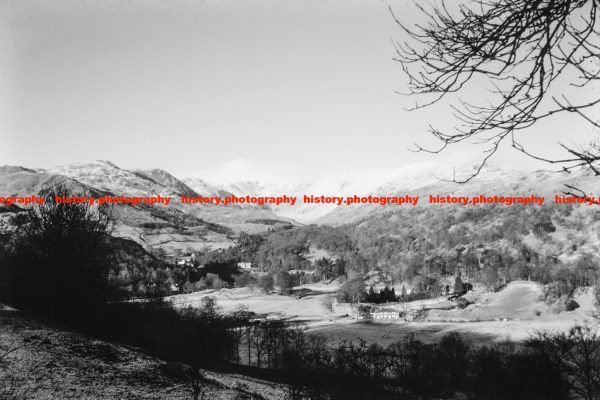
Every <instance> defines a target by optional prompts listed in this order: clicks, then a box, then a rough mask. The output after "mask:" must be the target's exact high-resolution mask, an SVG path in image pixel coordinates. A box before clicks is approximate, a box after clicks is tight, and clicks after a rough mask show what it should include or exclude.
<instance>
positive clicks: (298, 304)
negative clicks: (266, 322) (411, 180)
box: [169, 281, 597, 345]
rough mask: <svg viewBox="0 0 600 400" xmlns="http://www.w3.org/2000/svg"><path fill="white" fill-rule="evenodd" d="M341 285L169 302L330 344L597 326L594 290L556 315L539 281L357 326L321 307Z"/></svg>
mask: <svg viewBox="0 0 600 400" xmlns="http://www.w3.org/2000/svg"><path fill="white" fill-rule="evenodd" d="M338 288H339V283H332V284H326V283H320V284H313V285H304V286H301V287H297V288H295V293H296V294H300V293H301V294H302V296H299V295H296V296H294V295H292V296H282V295H278V294H270V295H266V294H263V293H260V292H259V291H258V290H254V291H252V290H251V289H249V288H238V289H221V290H218V291H216V290H205V291H202V292H196V293H191V294H185V295H177V296H172V297H170V298H169V299H170V301H172V302H173V303H174V304H175V305H177V306H179V307H186V306H188V305H191V306H193V307H196V306H199V305H200V303H201V299H202V297H204V296H214V297H215V298H216V299H217V303H218V305H219V306H220V307H221V311H222V312H225V313H229V312H232V311H235V310H236V309H237V308H238V307H240V306H241V305H244V306H245V307H248V309H249V310H250V311H253V312H255V313H257V314H258V315H260V316H262V317H265V318H285V319H288V320H291V321H298V322H302V323H305V324H306V326H307V328H308V331H309V332H311V333H314V334H320V335H324V336H326V337H327V338H329V339H330V340H331V341H334V342H337V341H339V340H349V339H351V340H358V339H363V340H365V341H367V342H368V343H379V344H382V345H386V344H390V343H392V342H394V341H396V340H399V339H401V338H402V337H403V336H405V335H407V334H410V333H412V334H415V335H416V336H417V337H418V338H419V339H421V340H424V341H435V340H437V339H439V338H440V337H441V336H443V335H444V334H446V333H449V332H459V333H461V334H464V335H465V336H466V337H468V338H470V339H472V340H473V341H474V342H476V343H481V344H484V343H489V342H491V341H493V342H502V341H517V342H518V341H522V340H525V339H526V338H528V337H529V336H531V335H532V334H533V333H535V332H536V331H562V330H567V329H569V328H571V327H573V326H574V325H586V324H587V325H591V326H597V322H596V320H595V319H594V318H593V316H592V312H593V309H594V305H593V295H592V290H591V288H584V289H579V290H578V291H577V292H576V293H575V295H574V299H575V300H576V301H577V303H579V305H580V307H579V308H578V309H576V310H574V311H569V312H568V311H561V312H558V310H557V309H556V305H555V304H548V303H547V302H545V301H544V296H543V286H542V285H540V284H538V283H535V282H527V281H516V282H511V283H509V284H508V285H507V286H506V287H505V288H503V289H502V290H501V291H499V292H488V291H484V290H482V289H480V288H476V289H475V290H474V291H472V292H469V293H468V294H467V295H465V296H464V298H465V299H467V300H469V302H471V303H472V304H470V305H469V306H468V307H466V308H464V309H459V308H455V309H449V308H452V306H453V305H454V303H453V302H450V301H448V300H446V299H445V298H442V297H440V298H436V299H430V300H422V301H414V302H410V303H406V304H401V303H388V304H386V305H385V306H386V308H392V309H396V310H398V311H401V310H405V311H408V312H409V313H410V312H412V311H414V310H417V309H421V308H425V309H426V310H427V311H426V314H425V316H424V317H423V318H422V319H420V320H419V321H413V322H405V321H403V320H400V319H397V320H385V321H384V320H373V321H368V322H365V321H358V320H357V319H356V318H354V317H353V313H352V309H351V307H350V305H349V304H335V305H334V311H333V312H328V311H326V310H325V308H324V307H323V305H322V301H323V299H324V298H325V297H326V296H331V295H332V294H333V293H335V291H336V290H337V289H338Z"/></svg>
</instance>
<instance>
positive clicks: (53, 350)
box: [0, 311, 282, 400]
mask: <svg viewBox="0 0 600 400" xmlns="http://www.w3.org/2000/svg"><path fill="white" fill-rule="evenodd" d="M6 350H9V351H12V352H10V354H8V355H6V356H5V357H3V359H2V360H1V361H0V399H32V400H33V399H174V400H178V399H193V398H194V397H193V395H192V384H191V382H190V380H189V379H188V378H186V377H185V375H184V374H182V373H181V365H178V364H176V363H169V364H168V365H167V363H166V362H164V361H162V360H159V359H156V358H154V357H151V356H148V355H146V354H144V353H143V352H142V351H140V350H139V349H135V348H127V347H123V346H119V345H115V344H112V343H108V342H105V341H101V340H97V339H92V338H88V337H85V336H82V335H80V334H77V333H74V332H70V331H68V330H65V329H62V328H59V327H54V326H50V325H47V324H44V323H40V322H37V321H34V320H31V319H29V318H27V317H25V316H23V315H22V314H21V313H19V312H17V311H0V356H1V355H2V354H3V353H5V351H6ZM203 375H204V377H205V378H204V382H203V383H202V386H203V392H204V398H206V399H240V400H241V399H278V398H281V396H282V393H281V392H280V391H279V390H278V388H277V387H275V385H273V384H270V383H267V382H264V381H260V380H256V379H251V378H247V377H243V376H239V375H227V374H217V373H214V372H208V371H204V372H203ZM7 392H8V393H7ZM199 398H203V397H202V395H200V396H199Z"/></svg>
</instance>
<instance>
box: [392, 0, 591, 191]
mask: <svg viewBox="0 0 600 400" xmlns="http://www.w3.org/2000/svg"><path fill="white" fill-rule="evenodd" d="M426 4H428V5H423V3H420V2H418V3H415V6H416V7H418V8H419V9H420V11H421V12H422V14H423V15H424V16H425V17H426V20H427V21H426V23H424V24H419V25H416V26H415V27H412V28H409V27H407V26H406V25H404V24H403V23H401V22H400V21H399V19H398V18H397V17H396V15H395V14H394V12H393V11H392V15H394V18H395V20H396V22H397V23H398V25H399V26H401V27H402V29H403V30H404V31H405V32H406V34H407V35H408V38H407V40H406V41H403V42H398V43H396V51H397V58H396V60H397V61H399V62H400V63H401V65H402V67H403V69H404V71H405V72H406V74H407V75H408V77H409V93H408V94H410V95H413V94H418V95H424V97H425V98H426V99H425V101H424V102H423V103H418V104H415V106H414V107H413V108H412V109H418V108H422V107H426V106H428V105H431V104H434V103H436V102H438V101H439V100H441V99H442V98H444V97H445V96H447V95H448V94H452V93H463V92H464V90H463V89H464V88H465V86H466V84H467V83H476V84H480V83H481V82H483V81H487V82H488V83H489V84H490V94H489V96H487V97H486V99H485V102H486V103H487V104H483V103H484V102H480V103H478V104H473V103H471V102H468V101H466V100H464V99H458V104H454V105H452V108H453V110H454V116H455V117H456V118H457V119H458V121H459V125H458V126H457V127H455V128H454V130H453V131H442V130H439V129H438V128H435V127H433V126H430V132H431V133H432V134H433V135H434V136H435V137H436V138H437V139H438V140H439V141H440V142H441V146H440V147H439V148H437V149H425V148H423V147H421V146H419V145H417V149H416V150H417V151H426V152H431V153H439V152H441V151H442V150H444V149H445V148H447V147H448V146H449V145H452V144H456V143H460V142H465V141H467V142H469V143H475V144H483V145H485V147H486V150H485V151H484V153H483V159H482V161H481V163H480V164H479V165H478V167H476V169H475V171H474V172H472V173H470V174H469V175H468V176H466V177H465V178H462V179H458V178H456V177H455V178H454V179H453V180H454V181H456V182H460V183H463V182H467V181H469V180H470V179H472V178H473V177H474V176H476V175H477V174H478V173H479V172H480V171H481V169H482V168H483V166H484V165H485V164H486V162H487V161H488V160H489V159H490V157H492V156H493V155H494V154H495V153H496V151H497V150H498V148H499V146H500V144H501V143H503V142H507V141H508V142H509V143H511V144H512V147H514V148H515V149H517V150H518V151H520V152H522V153H524V154H526V155H528V156H530V157H532V158H535V159H537V160H542V161H546V162H549V163H552V164H557V165H559V166H560V167H561V168H562V170H564V171H567V172H569V171H571V170H573V169H574V168H577V167H586V168H588V169H589V170H591V171H592V172H593V173H594V174H595V175H600V165H599V164H598V161H600V145H599V144H598V142H592V143H590V144H588V145H587V146H585V147H584V148H581V149H576V148H572V147H569V146H567V145H564V144H560V145H561V146H562V148H563V149H564V150H565V151H566V154H567V156H565V157H564V158H561V159H551V158H547V157H546V156H544V155H543V154H537V153H536V152H533V151H529V150H528V149H526V147H525V146H524V145H522V144H521V143H520V142H519V141H518V140H517V137H516V133H518V131H520V130H523V129H525V128H528V127H530V126H532V125H534V124H536V123H537V122H539V121H540V120H543V119H546V118H550V117H552V116H555V115H557V114H564V113H571V114H576V115H578V116H580V117H581V118H583V119H584V120H585V121H587V122H589V123H590V124H591V127H593V128H594V129H595V128H598V127H600V121H599V120H598V119H596V118H597V117H594V112H597V111H598V106H599V104H600V97H599V96H598V94H595V95H594V97H593V98H591V99H590V98H589V96H590V94H591V93H592V87H591V86H592V85H593V84H594V83H595V82H597V81H598V79H600V40H599V38H600V35H599V31H598V26H597V23H598V19H599V15H598V8H599V6H600V0H561V1H559V0H514V1H502V0H467V1H462V2H445V1H444V0H440V1H434V2H431V3H429V2H428V3H426ZM561 82H562V83H568V84H570V88H572V89H573V91H574V92H575V93H577V94H567V93H566V92H564V91H562V92H557V90H556V89H557V88H558V85H559V84H560V83H561ZM563 87H565V86H564V85H563ZM578 89H579V91H577V90H578ZM569 90H571V89H569ZM582 93H585V96H582ZM582 99H583V100H582ZM567 135H568V134H567ZM567 135H565V136H567Z"/></svg>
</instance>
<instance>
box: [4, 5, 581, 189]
mask: <svg viewBox="0 0 600 400" xmlns="http://www.w3.org/2000/svg"><path fill="white" fill-rule="evenodd" d="M390 5H391V6H392V7H393V8H394V11H395V13H396V14H397V15H398V16H399V17H400V18H401V19H402V20H405V21H412V20H418V17H416V15H417V14H416V9H415V7H414V5H413V4H412V2H410V1H392V0H389V1H358V0H356V1H338V0H335V1H334V0H297V1H291V0H290V1H267V0H259V1H252V2H249V1H242V0H238V1H230V0H206V1H195V0H193V1H192V0H190V1H184V0H176V1H154V0H131V1H122V0H115V1H83V0H82V1H77V0H56V1H51V2H49V1H46V0H31V1H19V0H4V1H2V2H0V87H2V90H0V139H1V141H0V164H18V165H24V166H28V167H42V168H43V167H50V166H54V165H61V164H68V163H72V162H85V161H91V160H95V159H106V160H110V161H112V162H114V163H115V164H117V165H119V166H121V167H124V168H150V167H154V168H164V169H166V170H168V171H170V172H172V173H184V172H188V171H197V170H201V171H202V170H214V169H215V168H218V167H219V166H220V165H222V164H226V165H228V166H229V168H231V166H232V165H234V166H235V165H240V166H241V165H246V166H248V165H258V164H260V165H262V166H263V169H264V168H265V165H266V166H273V169H277V167H276V166H278V165H284V166H285V168H282V169H281V171H280V172H281V173H282V174H284V173H285V171H288V170H287V169H286V168H291V169H294V170H299V169H306V170H307V171H308V172H310V173H317V172H318V171H320V170H323V169H329V168H330V167H331V166H332V165H333V166H337V167H336V168H343V167H344V166H352V167H354V168H362V167H365V168H371V167H374V166H376V167H380V166H402V165H406V164H412V163H421V162H431V161H435V162H440V163H441V164H442V165H444V166H450V165H456V164H461V165H462V164H464V163H465V161H467V162H470V161H471V160H473V162H475V161H477V160H478V159H479V153H477V152H474V151H473V149H472V148H465V147H463V148H460V149H459V148H457V149H456V150H452V151H450V152H449V153H447V154H445V155H444V156H442V157H441V158H436V157H432V156H428V155H426V154H414V153H412V152H410V151H408V150H407V148H408V147H409V146H410V145H411V144H412V143H414V142H419V143H421V144H424V145H427V144H434V143H435V142H434V141H432V140H431V139H430V138H429V137H428V136H427V134H426V129H427V126H428V124H429V123H432V124H434V125H436V126H439V127H444V126H447V127H451V126H452V125H453V124H454V123H455V121H454V120H453V119H452V116H451V111H450V109H449V108H448V105H447V104H441V105H440V106H438V107H436V108H431V109H427V110H424V111H420V112H407V111H404V109H403V107H406V106H409V105H411V104H412V101H410V99H407V98H406V97H404V96H401V95H399V94H396V91H403V90H405V87H404V85H405V84H406V79H405V77H404V76H403V73H402V70H401V68H400V66H399V65H398V64H397V63H396V62H394V61H393V60H392V57H393V56H394V48H393V45H392V39H397V40H401V39H402V37H403V36H402V34H403V32H402V31H401V30H400V29H399V28H398V27H397V26H396V25H395V24H394V21H393V19H392V17H391V15H390V12H389V10H388V6H390ZM472 93H475V94H477V93H478V92H477V91H476V88H473V89H472ZM480 95H481V96H485V93H481V94H480ZM483 98H485V97H483ZM526 134H527V140H525V142H526V143H530V144H531V145H532V146H533V149H534V150H543V151H544V152H546V154H550V155H552V154H556V153H555V151H556V147H555V146H552V143H554V142H555V141H556V140H558V139H561V140H562V141H563V142H565V143H567V144H571V143H577V142H578V141H581V140H583V139H585V138H587V137H589V135H590V134H591V130H590V128H589V127H588V126H587V125H584V124H583V123H582V122H581V121H580V120H577V119H566V118H563V119H560V120H555V121H553V122H552V123H551V124H546V125H540V126H539V127H537V128H536V129H533V130H531V131H529V132H526ZM240 159H243V160H252V161H251V162H248V163H240V162H239V160H240ZM232 160H237V161H233V163H232ZM236 163H237V164H236ZM253 163H254V164H253ZM495 164H496V165H499V166H510V167H512V168H520V169H529V168H540V167H548V166H547V165H545V164H543V165H540V164H538V163H534V162H532V161H531V160H528V159H526V158H525V157H523V156H520V155H519V154H518V153H516V152H515V151H511V150H510V149H508V148H506V149H504V150H503V152H502V154H500V155H499V157H497V159H496V161H495ZM268 168H270V167H268ZM244 173H245V175H250V176H252V171H247V170H246V171H244ZM256 173H257V174H259V170H258V169H257V170H256ZM259 178H260V177H259V176H257V179H259Z"/></svg>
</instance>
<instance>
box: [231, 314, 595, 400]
mask: <svg viewBox="0 0 600 400" xmlns="http://www.w3.org/2000/svg"><path fill="white" fill-rule="evenodd" d="M230 334H231V344H232V346H231V347H230V354H229V359H230V361H231V362H234V363H237V364H242V365H246V366H250V367H255V368H258V369H260V370H264V371H271V372H274V371H276V372H278V373H277V374H276V375H272V377H273V376H275V377H277V379H278V380H280V381H282V382H284V383H285V385H284V386H283V387H285V392H286V396H287V397H288V398H290V399H309V398H310V399H337V398H344V399H346V398H386V396H389V395H390V393H394V392H395V391H397V390H400V388H401V390H407V391H408V392H409V393H411V394H413V395H420V396H434V397H435V396H439V395H441V394H443V393H459V392H460V393H465V394H469V395H473V396H475V398H482V399H486V398H494V399H531V398H539V399H568V398H583V399H590V400H591V399H597V398H600V338H599V337H598V335H597V334H596V333H595V332H594V331H593V330H591V329H589V328H584V327H577V328H574V329H572V330H570V331H569V332H563V333H539V334H536V335H534V336H533V337H532V338H531V339H529V340H528V341H526V342H525V343H524V344H522V346H519V347H517V346H514V345H510V344H499V345H492V346H485V347H479V346H474V345H473V344H472V343H470V342H469V341H466V340H465V339H463V338H462V337H461V336H460V335H459V334H456V333H453V334H449V335H446V336H444V337H443V338H442V339H441V340H440V341H439V342H437V343H432V344H429V343H424V342H422V341H420V340H418V339H416V338H415V337H414V336H410V335H409V336H407V337H405V338H403V339H401V340H399V341H397V342H395V343H393V344H392V345H390V346H388V347H383V346H380V345H377V344H371V345H368V344H367V343H366V342H364V341H359V342H352V341H342V342H339V343H337V344H333V343H330V342H327V341H326V340H325V339H324V338H322V337H319V336H314V335H307V334H306V333H305V330H304V328H303V327H301V326H297V325H294V326H286V324H285V323H284V322H282V321H268V320H267V321H257V322H248V321H245V322H243V321H240V323H239V325H238V326H232V327H231V328H230Z"/></svg>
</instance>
